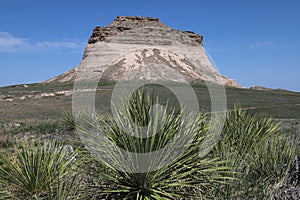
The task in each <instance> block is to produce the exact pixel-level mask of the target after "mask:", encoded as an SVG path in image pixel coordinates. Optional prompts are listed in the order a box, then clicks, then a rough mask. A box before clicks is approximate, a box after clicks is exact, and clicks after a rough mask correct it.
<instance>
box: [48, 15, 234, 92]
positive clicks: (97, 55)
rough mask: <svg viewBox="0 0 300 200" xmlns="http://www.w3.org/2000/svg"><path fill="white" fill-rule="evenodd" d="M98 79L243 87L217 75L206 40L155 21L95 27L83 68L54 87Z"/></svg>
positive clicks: (128, 18) (122, 18) (117, 21)
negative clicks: (149, 80)
mask: <svg viewBox="0 0 300 200" xmlns="http://www.w3.org/2000/svg"><path fill="white" fill-rule="evenodd" d="M154 66H156V67H154ZM158 66H159V67H158ZM154 68H155V70H154ZM76 74H80V76H77V75H76ZM175 74H176V75H175ZM178 74H180V75H178ZM125 75H126V76H125ZM99 77H101V79H104V80H108V81H118V80H120V79H123V80H141V79H151V80H153V79H154V80H155V79H157V80H171V81H177V82H181V81H182V79H185V80H188V81H190V82H215V83H219V84H225V85H227V86H232V87H240V86H239V85H238V84H237V83H236V81H235V80H233V79H229V78H227V77H225V76H222V75H220V73H219V72H218V71H217V70H216V69H215V67H214V66H213V64H212V63H211V61H210V60H209V58H208V56H207V54H206V52H205V49H204V48H203V36H201V35H198V34H196V33H194V32H191V31H179V30H175V29H172V28H171V27H168V26H167V25H165V24H163V23H161V22H160V21H159V19H157V18H151V17H132V16H119V17H117V18H116V19H115V20H114V21H113V22H112V23H111V24H110V25H108V26H105V27H96V28H95V29H94V30H93V33H92V35H91V37H90V39H89V41H88V45H87V46H86V49H85V52H84V56H83V60H82V62H81V64H80V66H79V67H77V68H75V69H73V70H71V71H69V72H66V73H64V74H62V75H60V76H58V77H55V78H53V79H50V80H49V81H50V82H51V81H60V82H64V81H71V80H74V79H75V78H76V79H94V78H99Z"/></svg>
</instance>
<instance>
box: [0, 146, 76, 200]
mask: <svg viewBox="0 0 300 200" xmlns="http://www.w3.org/2000/svg"><path fill="white" fill-rule="evenodd" d="M69 148H70V147H68V146H66V145H63V144H62V143H59V142H55V141H51V142H47V141H45V142H41V141H36V142H33V143H30V144H29V143H23V144H22V145H20V146H18V147H16V148H14V150H15V152H14V153H10V154H8V153H1V154H0V163H1V166H0V184H1V188H2V191H1V192H2V195H3V196H6V197H7V198H8V199H44V198H45V199H58V198H54V197H57V195H59V192H60V193H63V192H62V191H61V189H68V195H70V197H71V196H72V194H73V191H72V187H73V186H74V177H76V171H75V170H76V168H77V167H78V165H79V164H80V160H79V159H76V155H77V151H74V152H71V151H70V149H69ZM66 192H67V191H64V193H66Z"/></svg>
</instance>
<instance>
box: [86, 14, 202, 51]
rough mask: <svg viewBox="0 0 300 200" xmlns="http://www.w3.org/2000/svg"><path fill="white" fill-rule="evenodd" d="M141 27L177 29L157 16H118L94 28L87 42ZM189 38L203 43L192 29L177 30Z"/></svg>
mask: <svg viewBox="0 0 300 200" xmlns="http://www.w3.org/2000/svg"><path fill="white" fill-rule="evenodd" d="M142 28H156V29H165V31H166V32H170V31H177V30H175V29H172V28H171V27H169V26H167V25H165V24H163V23H161V22H160V20H159V19H158V18H153V17H139V16H118V17H117V18H116V19H115V20H114V21H113V22H112V23H111V24H110V25H108V26H105V27H100V26H97V27H96V28H94V30H93V33H92V36H91V37H90V39H89V44H94V43H96V42H101V41H106V40H107V39H108V38H110V37H112V36H115V35H118V34H119V33H122V32H125V31H128V30H132V29H142ZM177 32H180V33H181V34H183V35H185V36H187V37H188V38H190V40H191V41H192V43H195V44H198V45H201V46H202V45H203V36H201V35H199V34H196V33H194V32H192V31H177Z"/></svg>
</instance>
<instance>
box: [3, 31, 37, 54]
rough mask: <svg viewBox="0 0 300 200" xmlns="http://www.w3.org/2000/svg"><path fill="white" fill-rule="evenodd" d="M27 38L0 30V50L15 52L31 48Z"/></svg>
mask: <svg viewBox="0 0 300 200" xmlns="http://www.w3.org/2000/svg"><path fill="white" fill-rule="evenodd" d="M32 47H33V46H32V44H30V43H29V42H28V40H27V39H24V38H19V37H14V36H12V35H10V34H9V33H7V32H0V52H5V53H8V52H16V51H24V50H29V49H32Z"/></svg>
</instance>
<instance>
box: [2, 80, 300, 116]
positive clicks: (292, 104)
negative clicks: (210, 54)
mask: <svg viewBox="0 0 300 200" xmlns="http://www.w3.org/2000/svg"><path fill="white" fill-rule="evenodd" d="M27 86H28V87H24V86H23V85H15V86H9V87H1V88H0V95H10V96H11V97H12V98H13V101H11V102H6V101H3V102H0V120H2V121H3V120H9V121H40V120H46V119H58V118H60V117H61V116H62V114H63V113H65V112H70V111H71V108H72V96H65V95H55V96H49V97H43V98H26V99H24V100H20V98H21V97H24V96H28V95H39V94H42V93H53V92H59V91H71V90H72V89H73V83H51V84H50V83H47V84H29V85H27ZM177 87H181V86H180V85H178V86H177ZM113 88H114V84H112V83H109V84H108V83H105V84H99V86H98V89H99V90H98V91H97V94H96V108H97V109H98V110H100V111H102V112H109V111H110V99H111V94H112V90H113ZM193 88H194V91H195V93H196V95H197V97H198V101H199V106H200V109H201V111H203V112H209V111H210V97H209V93H208V90H207V87H206V86H204V85H199V84H198V85H193ZM153 91H155V92H156V93H158V95H159V96H161V97H162V98H164V99H166V98H170V97H171V101H172V99H173V100H174V99H175V98H174V97H172V94H171V93H170V92H169V91H167V89H166V88H164V87H160V86H155V87H154V89H153ZM226 96H227V107H228V109H229V110H231V109H233V106H234V104H236V103H237V102H238V103H239V104H240V106H241V107H242V108H243V109H248V110H250V111H251V112H253V113H256V114H259V115H264V116H269V117H272V118H277V119H300V93H296V92H290V91H280V90H270V91H257V90H248V89H238V88H226ZM174 101H176V100H174Z"/></svg>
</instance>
